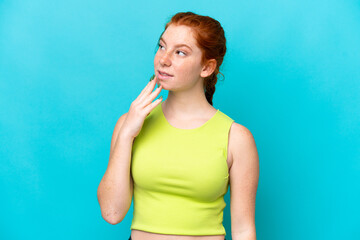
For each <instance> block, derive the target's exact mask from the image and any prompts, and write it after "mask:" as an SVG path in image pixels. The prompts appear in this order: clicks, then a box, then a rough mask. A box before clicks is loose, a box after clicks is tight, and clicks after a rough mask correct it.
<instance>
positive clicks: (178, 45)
mask: <svg viewBox="0 0 360 240" xmlns="http://www.w3.org/2000/svg"><path fill="white" fill-rule="evenodd" d="M160 40H162V41H163V42H164V43H165V44H166V42H165V40H164V39H163V38H162V37H161V38H160ZM182 46H184V47H187V48H189V49H190V50H192V49H191V47H189V46H188V45H186V44H177V45H175V47H182Z"/></svg>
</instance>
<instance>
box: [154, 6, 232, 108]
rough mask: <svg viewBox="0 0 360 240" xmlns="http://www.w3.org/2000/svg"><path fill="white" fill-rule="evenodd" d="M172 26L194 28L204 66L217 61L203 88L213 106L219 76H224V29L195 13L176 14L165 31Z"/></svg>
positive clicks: (208, 18)
mask: <svg viewBox="0 0 360 240" xmlns="http://www.w3.org/2000/svg"><path fill="white" fill-rule="evenodd" d="M171 24H174V25H185V26H188V27H191V28H192V30H193V33H194V37H195V40H196V42H197V44H198V47H199V48H200V49H201V51H202V59H201V63H202V65H205V64H206V62H207V61H208V60H210V59H215V60H216V68H215V70H214V71H213V73H212V74H211V75H210V76H208V77H206V78H204V86H203V87H204V92H205V96H206V99H207V101H208V102H209V103H210V104H211V105H213V102H212V98H213V95H214V92H215V85H216V83H217V80H218V77H217V75H218V74H219V73H220V74H221V75H223V74H222V73H221V72H220V70H219V69H220V66H221V64H222V62H223V59H224V56H225V53H226V38H225V32H224V29H223V28H222V26H221V24H220V23H219V22H218V21H217V20H215V19H213V18H211V17H208V16H202V15H198V14H195V13H193V12H179V13H177V14H175V15H174V16H173V17H172V18H171V20H170V21H169V22H168V23H166V25H165V30H166V29H167V28H168V27H169V26H170V25H171ZM165 30H164V32H165ZM164 32H163V33H164ZM163 33H162V34H163ZM162 34H161V36H162ZM161 36H160V38H161ZM160 38H159V40H160ZM223 76H224V75H223Z"/></svg>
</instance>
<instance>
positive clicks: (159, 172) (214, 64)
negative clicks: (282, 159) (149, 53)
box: [98, 12, 259, 240]
mask: <svg viewBox="0 0 360 240" xmlns="http://www.w3.org/2000/svg"><path fill="white" fill-rule="evenodd" d="M158 44H159V48H158V50H157V53H156V55H155V58H154V70H155V76H154V79H153V80H151V81H150V82H149V83H148V84H147V86H146V87H145V88H144V89H143V90H142V92H141V93H140V95H139V96H138V97H137V98H136V99H135V100H134V101H133V102H132V104H131V106H130V109H129V111H128V112H127V113H125V114H123V115H122V116H121V117H120V118H119V120H118V122H117V124H116V126H115V129H114V133H113V137H112V140H111V149H110V159H109V163H108V168H107V170H106V172H105V175H104V177H103V179H102V180H101V182H100V185H99V188H98V200H99V203H100V207H101V213H102V216H103V218H104V219H105V220H106V221H107V222H109V223H111V224H117V223H119V222H121V221H122V220H123V219H124V217H125V215H126V214H127V212H128V210H129V208H130V206H131V201H132V196H134V212H133V220H132V224H131V227H130V228H131V230H132V231H131V235H130V238H129V239H130V240H131V239H132V240H205V239H206V240H223V239H225V235H226V232H225V228H224V226H223V224H222V222H223V209H224V208H225V205H226V203H225V201H224V195H225V194H226V192H227V189H228V186H229V184H230V195H231V204H230V208H231V233H232V239H234V240H255V239H256V231H255V197H256V191H257V185H258V177H259V161H258V154H257V150H256V145H255V141H254V138H253V136H252V134H251V132H250V131H249V130H248V129H247V128H246V127H244V126H242V125H240V124H238V123H235V122H234V120H232V119H231V118H230V117H228V116H227V115H225V114H224V113H223V112H221V111H220V110H219V109H215V108H214V107H213V106H212V105H213V104H212V97H213V94H214V91H215V84H216V82H217V75H218V73H219V67H220V65H221V64H222V62H223V58H224V55H225V52H226V39H225V36H224V30H223V28H222V27H221V25H220V23H219V22H218V21H216V20H214V19H213V18H210V17H208V16H201V15H197V14H194V13H192V12H184V13H183V12H181V13H177V14H175V15H174V16H173V17H172V18H171V20H170V22H168V23H167V24H166V26H165V30H164V32H163V33H162V34H161V37H160V39H159V43H158ZM156 83H157V84H158V87H157V88H156V90H155V91H153V90H154V88H155V85H156ZM161 89H165V90H168V91H169V92H168V98H167V99H166V100H165V101H163V102H162V101H161V98H159V99H157V100H155V101H154V99H155V98H156V97H157V96H158V95H159V93H160V91H161Z"/></svg>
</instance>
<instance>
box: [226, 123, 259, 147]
mask: <svg viewBox="0 0 360 240" xmlns="http://www.w3.org/2000/svg"><path fill="white" fill-rule="evenodd" d="M229 141H230V142H229V145H230V143H235V145H238V144H249V143H255V139H254V136H253V134H252V133H251V132H250V130H249V129H248V128H247V127H245V126H244V125H241V124H239V123H236V122H233V123H232V125H231V128H230V132H229ZM237 147H238V146H237Z"/></svg>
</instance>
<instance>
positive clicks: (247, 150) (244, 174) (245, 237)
mask: <svg viewBox="0 0 360 240" xmlns="http://www.w3.org/2000/svg"><path fill="white" fill-rule="evenodd" d="M229 148H230V154H231V157H232V160H233V163H232V165H231V168H230V200H231V203H230V209H231V235H232V239H233V240H256V229H255V198H256V191H257V186H258V179H259V156H258V153H257V149H256V144H255V140H254V137H253V136H252V134H251V132H250V131H249V130H248V129H247V128H246V127H244V126H242V125H240V124H237V123H233V125H232V127H231V130H230V134H229Z"/></svg>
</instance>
